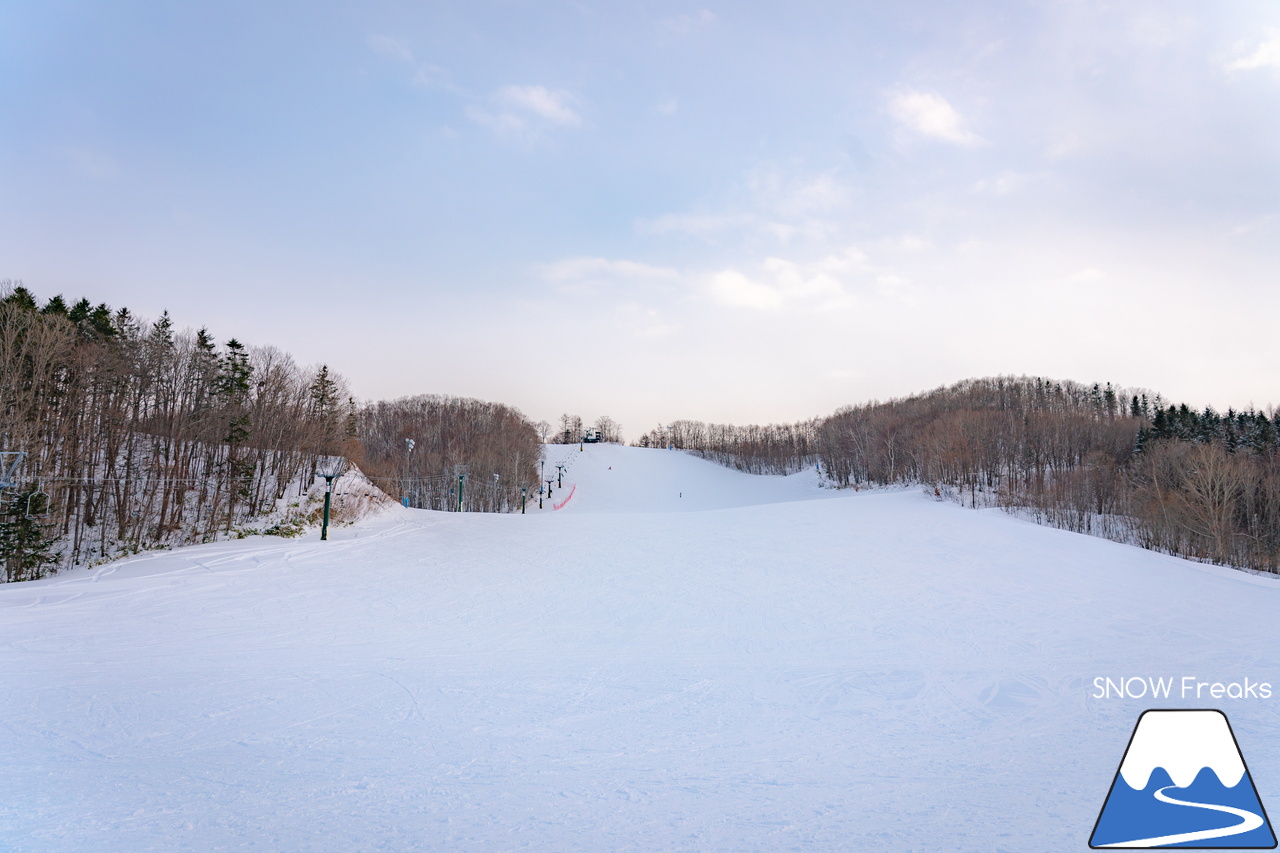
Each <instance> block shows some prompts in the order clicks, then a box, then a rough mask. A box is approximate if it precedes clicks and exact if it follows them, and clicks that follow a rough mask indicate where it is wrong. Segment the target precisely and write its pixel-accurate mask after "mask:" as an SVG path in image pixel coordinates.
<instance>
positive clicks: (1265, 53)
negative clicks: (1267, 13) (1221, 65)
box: [1226, 30, 1280, 71]
mask: <svg viewBox="0 0 1280 853" xmlns="http://www.w3.org/2000/svg"><path fill="white" fill-rule="evenodd" d="M1226 67H1227V70H1228V71H1252V70H1253V69H1255V68H1280V30H1273V31H1272V33H1271V37H1270V38H1269V39H1267V40H1266V41H1264V42H1263V43H1262V44H1260V45H1258V49H1257V50H1255V51H1254V52H1253V53H1251V54H1250V55H1249V56H1244V57H1241V58H1240V59H1237V60H1235V61H1234V62H1228V63H1227V66H1226Z"/></svg>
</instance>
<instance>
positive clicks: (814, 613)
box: [0, 446, 1280, 851]
mask: <svg viewBox="0 0 1280 853" xmlns="http://www.w3.org/2000/svg"><path fill="white" fill-rule="evenodd" d="M549 452H550V453H551V454H552V455H553V459H555V460H559V459H564V460H566V462H567V464H568V465H569V468H568V475H567V476H566V479H565V484H564V489H563V490H561V489H557V493H556V495H554V499H555V500H556V501H557V502H558V501H559V500H560V499H561V498H562V497H563V496H567V495H568V494H570V493H572V494H573V495H574V497H573V498H572V500H570V502H569V503H568V504H566V505H565V507H564V509H562V510H560V511H551V510H550V509H549V508H548V509H546V510H544V511H543V512H542V513H540V514H530V515H525V516H520V515H481V514H468V513H462V514H459V513H438V512H426V511H410V510H404V509H402V508H399V507H395V508H393V509H391V510H389V511H388V512H387V513H385V514H383V515H381V516H379V517H377V518H374V519H370V520H366V521H365V522H362V523H360V524H359V525H356V526H353V527H344V528H338V529H336V530H334V531H332V536H333V538H332V540H331V541H329V542H319V541H318V540H317V537H316V536H315V535H314V534H312V535H311V536H309V537H305V538H303V539H301V540H278V539H271V538H250V539H246V540H243V541H236V542H225V543H218V544H212V545H203V546H195V547H190V548H184V549H179V550H175V551H171V552H159V553H154V554H145V555H141V556H139V557H136V558H133V559H131V560H126V561H121V562H118V563H115V564H111V565H108V566H104V567H100V568H98V569H95V570H92V571H88V572H79V573H69V574H67V575H60V576H58V577H55V578H50V579H47V580H42V581H34V582H30V583H20V584H10V585H5V586H2V587H0V670H2V671H0V677H2V680H3V684H4V688H5V689H4V690H3V691H0V722H2V723H3V725H0V766H3V767H4V768H5V771H4V773H3V774H0V848H8V849H12V850H15V851H37V850H38V851H63V850H66V851H135V850H142V849H164V850H210V849H235V850H284V849H308V850H334V851H339V850H341V851H345V850H357V849H358V850H379V849H386V850H404V849H431V850H459V849H471V850H481V849H483V850H512V849H539V850H582V851H587V850H591V851H595V850H602V849H639V850H670V849H691V850H734V851H743V850H761V851H764V850H768V851H777V850H837V849H883V850H911V849H948V850H975V851H976V850H982V851H999V850H1007V851H1013V850H1029V849H1036V850H1063V849H1083V848H1084V846H1085V845H1086V844H1087V840H1088V836H1089V832H1090V830H1091V829H1092V827H1093V821H1094V819H1095V817H1096V816H1097V812H1098V809H1099V808H1100V806H1101V805H1102V801H1103V799H1104V798H1105V796H1106V793H1107V789H1108V786H1109V785H1110V783H1111V779H1112V777H1113V775H1114V773H1115V770H1116V767H1117V765H1118V762H1119V760H1120V758H1121V756H1122V754H1123V750H1124V746H1125V743H1126V742H1127V738H1128V735H1129V733H1130V731H1131V730H1132V726H1133V724H1134V722H1135V721H1136V719H1137V716H1138V714H1139V713H1140V712H1141V711H1142V710H1143V709H1144V708H1146V707H1151V706H1152V705H1157V706H1161V707H1176V706H1179V705H1182V706H1186V707H1204V706H1205V705H1206V702H1205V699H1203V698H1202V699H1200V700H1199V701H1196V700H1195V699H1190V700H1187V701H1186V702H1181V701H1178V700H1176V699H1175V700H1172V701H1160V702H1152V701H1151V700H1134V701H1126V700H1115V699H1113V700H1109V701H1108V700H1095V699H1093V698H1091V693H1092V692H1093V691H1092V679H1093V678H1095V677H1097V676H1112V677H1120V676H1132V675H1137V676H1147V675H1152V676H1174V677H1177V676H1182V675H1193V676H1197V677H1199V678H1201V679H1205V680H1212V681H1238V680H1241V679H1243V678H1245V677H1249V678H1251V679H1254V680H1258V679H1260V680H1263V681H1270V682H1271V683H1272V684H1273V685H1278V686H1280V672H1277V670H1276V667H1275V664H1274V660H1275V657H1274V653H1273V652H1272V649H1274V648H1275V644H1276V642H1277V640H1280V623H1278V622H1277V620H1276V619H1275V618H1274V614H1275V613H1276V612H1277V608H1278V606H1280V586H1277V584H1276V583H1275V582H1274V581H1273V580H1272V579H1270V578H1263V577H1256V576H1253V575H1249V574H1246V573H1243V572H1237V571H1233V570H1229V569H1222V568H1214V567H1205V566H1200V565H1196V564H1192V563H1188V562H1186V561H1183V560H1179V559H1175V558H1171V557H1167V556H1163V555H1160V554H1155V553H1152V552H1147V551H1142V550H1139V549H1136V548H1131V547H1126V546H1122V545H1118V544H1115V543H1112V542H1108V541H1104V540H1100V539H1093V538H1089V537H1085V536H1080V535H1076V534H1072V533H1067V532H1064V531H1060V530H1054V529H1049V528H1044V527H1038V526H1035V525H1031V524H1027V523H1023V522H1020V521H1018V520H1017V519H1014V518H1011V517H1008V516H1006V515H1004V514H1002V513H1000V512H998V511H973V510H968V509H961V508H959V507H956V506H953V505H949V504H943V503H937V502H935V501H933V500H931V499H929V498H927V497H926V496H925V495H923V494H921V493H920V492H919V491H906V492H863V493H860V494H858V493H851V492H838V493H837V492H832V491H830V490H825V489H819V488H818V487H817V483H816V479H809V478H810V476H811V475H809V474H807V473H805V474H799V475H795V476H794V477H787V478H783V477H769V478H764V477H762V478H751V477H748V476H747V475H743V474H739V473H737V472H734V471H729V470H727V469H723V468H719V467H716V466H714V465H710V464H708V463H706V462H704V461H702V460H699V459H696V458H693V457H691V456H688V455H687V454H684V453H680V452H673V451H653V450H649V451H644V450H639V449H628V448H620V447H590V446H588V447H587V448H586V449H585V450H583V451H579V450H578V448H577V446H567V447H557V448H549ZM555 454H564V455H563V456H556V455H555ZM574 454H576V455H574ZM552 470H554V469H552ZM744 478H745V479H744ZM682 492H683V494H684V497H681V496H680V494H681V493H682ZM562 493H563V494H562ZM673 495H674V496H673ZM821 496H827V498H828V499H822V500H819V499H816V498H819V497H821ZM805 498H814V499H805ZM690 508H692V509H694V510H697V511H685V512H679V511H675V510H679V509H690ZM592 510H596V511H592ZM1223 703H1224V709H1225V710H1226V711H1227V713H1228V714H1229V716H1230V718H1231V722H1232V725H1233V727H1234V729H1235V732H1236V736H1237V738H1238V739H1239V740H1240V745H1241V747H1242V748H1243V749H1244V752H1245V755H1246V759H1247V761H1248V762H1249V767H1250V769H1251V771H1252V773H1253V776H1254V780H1255V782H1256V783H1257V785H1258V789H1259V793H1260V795H1261V797H1262V801H1263V803H1264V804H1265V803H1271V802H1280V714H1277V711H1276V702H1275V701H1274V700H1272V701H1264V700H1241V701H1236V702H1234V703H1226V700H1223ZM1273 810H1274V809H1273Z"/></svg>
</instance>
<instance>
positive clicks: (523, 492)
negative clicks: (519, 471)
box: [520, 486, 529, 515]
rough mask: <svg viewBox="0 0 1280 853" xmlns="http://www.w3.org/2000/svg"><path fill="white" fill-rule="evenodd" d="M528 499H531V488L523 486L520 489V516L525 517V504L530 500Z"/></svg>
mask: <svg viewBox="0 0 1280 853" xmlns="http://www.w3.org/2000/svg"><path fill="white" fill-rule="evenodd" d="M528 497H529V487H528V486H521V487H520V514H521V515H524V502H525V501H526V500H527V499H528Z"/></svg>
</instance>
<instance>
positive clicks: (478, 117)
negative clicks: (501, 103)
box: [463, 104, 525, 136]
mask: <svg viewBox="0 0 1280 853" xmlns="http://www.w3.org/2000/svg"><path fill="white" fill-rule="evenodd" d="M463 112H464V113H465V114H466V116H467V118H469V119H471V120H472V121H474V122H475V123H476V124H478V125H480V126H481V127H487V128H489V129H490V130H492V131H493V132H494V133H496V134H498V135H499V136H520V135H522V134H523V132H524V130H525V123H524V122H523V121H522V120H521V119H520V118H519V116H514V115H511V114H510V113H498V114H496V115H495V114H494V113H491V112H488V111H487V110H484V109H481V108H480V107H477V106H476V105H475V104H469V105H468V106H467V108H466V109H465V110H463Z"/></svg>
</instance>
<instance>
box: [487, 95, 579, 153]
mask: <svg viewBox="0 0 1280 853" xmlns="http://www.w3.org/2000/svg"><path fill="white" fill-rule="evenodd" d="M489 100H490V102H491V108H489V109H486V108H484V107H481V106H479V105H477V104H471V105H469V106H467V108H466V109H465V110H464V112H465V113H466V116H467V118H469V119H471V120H472V121H473V122H475V123H476V124H478V125H480V126H481V127H487V128H489V129H490V130H492V131H493V132H494V133H496V134H498V135H499V136H506V137H512V138H519V139H523V140H525V141H532V140H534V139H537V138H538V136H539V135H540V133H539V132H540V131H541V130H544V129H546V128H547V127H548V126H551V125H554V126H558V127H577V126H579V125H581V124H582V117H581V116H579V115H578V113H577V112H576V111H575V110H574V109H573V107H572V106H571V105H572V104H574V103H576V102H577V99H576V98H574V96H573V95H571V94H569V93H568V92H565V91H563V90H554V91H553V90H551V89H548V88H546V87H545V86H503V87H502V88H501V89H499V90H498V91H497V92H495V93H494V94H493V96H492V97H491V98H490V99H489Z"/></svg>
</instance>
